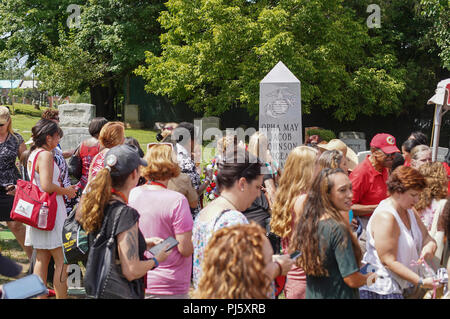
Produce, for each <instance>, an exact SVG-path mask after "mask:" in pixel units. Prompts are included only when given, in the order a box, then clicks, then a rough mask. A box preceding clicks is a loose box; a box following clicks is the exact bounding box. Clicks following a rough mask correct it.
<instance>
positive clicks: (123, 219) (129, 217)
mask: <svg viewBox="0 0 450 319" xmlns="http://www.w3.org/2000/svg"><path fill="white" fill-rule="evenodd" d="M123 206H125V208H123V210H122V213H121V214H120V217H119V220H118V224H117V228H116V231H115V234H114V235H115V236H116V237H117V235H119V234H120V233H123V232H126V231H127V230H129V229H130V228H131V227H133V226H134V224H136V222H139V217H140V215H139V213H138V212H137V210H135V209H134V208H132V207H130V206H127V205H126V204H124V203H122V202H120V201H112V202H110V203H109V204H107V205H106V207H105V210H104V212H105V216H104V218H103V221H105V218H107V217H108V216H109V217H108V224H107V225H106V236H107V237H109V236H110V235H111V232H112V230H113V226H114V216H115V214H117V213H118V212H119V210H120V208H121V207H123ZM110 214H113V215H110ZM98 232H99V231H97V232H95V233H93V234H92V237H90V238H89V239H90V243H92V241H93V239H94V238H95V236H97V234H98ZM116 239H117V238H116ZM138 242H139V247H138V250H139V259H140V260H146V258H145V257H144V252H145V250H146V249H147V245H146V243H145V238H144V236H143V235H142V232H141V231H140V230H139V229H138ZM117 256H118V255H117Z"/></svg>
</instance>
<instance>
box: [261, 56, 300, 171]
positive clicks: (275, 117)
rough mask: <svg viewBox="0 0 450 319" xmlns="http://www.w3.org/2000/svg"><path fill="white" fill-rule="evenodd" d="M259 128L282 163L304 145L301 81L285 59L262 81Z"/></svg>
mask: <svg viewBox="0 0 450 319" xmlns="http://www.w3.org/2000/svg"><path fill="white" fill-rule="evenodd" d="M259 130H260V131H262V132H264V133H265V134H266V135H267V138H268V141H269V149H270V151H271V154H272V157H273V158H274V159H275V160H276V161H277V162H278V163H279V165H280V167H283V166H284V163H285V162H286V159H287V157H288V154H289V152H290V151H291V150H292V149H294V148H295V147H297V146H300V145H302V141H303V136H302V135H303V134H302V133H303V127H302V106H301V93H300V81H299V80H298V79H297V78H296V77H295V75H294V74H292V72H291V71H290V70H289V69H288V68H287V67H286V66H285V65H284V64H283V62H281V61H280V62H278V63H277V65H276V66H275V67H274V68H273V69H272V70H271V71H270V72H269V73H268V74H267V75H266V76H265V77H264V79H262V81H261V82H260V84H259ZM260 151H261V150H260Z"/></svg>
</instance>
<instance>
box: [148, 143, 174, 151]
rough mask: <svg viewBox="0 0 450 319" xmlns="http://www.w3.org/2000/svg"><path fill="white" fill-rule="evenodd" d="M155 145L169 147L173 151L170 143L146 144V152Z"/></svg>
mask: <svg viewBox="0 0 450 319" xmlns="http://www.w3.org/2000/svg"><path fill="white" fill-rule="evenodd" d="M155 145H168V146H170V148H171V149H172V151H173V144H172V143H148V144H147V150H149V149H150V148H152V147H153V146H155Z"/></svg>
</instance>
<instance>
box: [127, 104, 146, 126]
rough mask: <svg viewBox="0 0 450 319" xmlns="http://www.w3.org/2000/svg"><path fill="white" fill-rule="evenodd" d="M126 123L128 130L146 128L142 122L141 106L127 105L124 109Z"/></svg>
mask: <svg viewBox="0 0 450 319" xmlns="http://www.w3.org/2000/svg"><path fill="white" fill-rule="evenodd" d="M124 122H125V126H126V127H127V128H137V129H140V128H142V127H143V126H144V124H143V122H141V121H140V116H139V106H138V105H136V104H127V105H125V108H124Z"/></svg>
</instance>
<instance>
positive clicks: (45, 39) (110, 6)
mask: <svg viewBox="0 0 450 319" xmlns="http://www.w3.org/2000/svg"><path fill="white" fill-rule="evenodd" d="M162 2H163V1H152V2H148V1H144V0H140V1H138V0H83V1H77V4H78V5H79V7H80V14H81V15H80V17H81V19H80V24H79V25H78V26H76V27H74V28H72V29H69V27H68V25H67V22H68V20H70V18H71V16H73V13H72V12H67V8H68V7H69V5H70V4H71V3H73V0H60V1H54V0H5V1H2V3H1V5H0V17H2V18H3V17H5V19H0V34H4V35H5V36H4V37H3V38H2V39H0V50H1V52H2V54H5V55H6V54H12V53H14V54H17V53H20V54H21V55H22V56H25V55H27V56H28V57H29V60H28V64H29V66H32V65H40V66H39V67H38V68H37V70H39V73H40V77H41V78H42V79H41V80H43V81H44V82H45V83H44V85H45V87H46V88H47V89H49V90H50V91H53V92H58V93H60V94H63V93H64V94H71V93H73V90H75V91H77V92H79V93H82V92H84V91H85V89H86V88H88V89H89V90H90V94H91V103H93V104H95V105H96V106H97V114H98V115H102V116H107V117H109V118H112V117H114V116H115V112H116V110H115V108H114V106H115V103H114V101H115V99H116V96H117V94H120V86H121V84H122V82H123V80H124V77H125V76H126V75H127V74H129V73H130V72H131V71H132V70H134V69H135V68H136V67H137V66H138V65H139V64H141V63H142V62H143V61H144V58H145V55H144V52H145V51H147V50H148V51H151V52H155V53H157V52H158V48H159V39H158V37H159V34H160V27H159V24H158V23H157V21H156V18H157V17H158V15H159V12H160V10H161V9H162V8H163V5H162Z"/></svg>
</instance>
